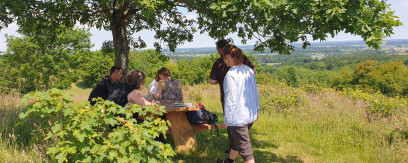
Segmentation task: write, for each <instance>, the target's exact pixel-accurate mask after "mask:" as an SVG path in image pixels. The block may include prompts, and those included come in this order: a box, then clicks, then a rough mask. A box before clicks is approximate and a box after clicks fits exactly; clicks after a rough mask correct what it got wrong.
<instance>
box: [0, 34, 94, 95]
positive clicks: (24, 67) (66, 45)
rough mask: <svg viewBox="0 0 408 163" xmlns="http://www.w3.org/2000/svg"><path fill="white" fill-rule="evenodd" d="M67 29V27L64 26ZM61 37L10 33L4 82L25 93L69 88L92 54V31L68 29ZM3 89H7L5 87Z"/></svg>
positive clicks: (11, 87)
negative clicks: (52, 37) (18, 36)
mask: <svg viewBox="0 0 408 163" xmlns="http://www.w3.org/2000/svg"><path fill="white" fill-rule="evenodd" d="M61 28H64V27H61ZM64 29H65V31H64V32H63V33H61V34H60V35H59V36H58V38H56V39H55V40H53V41H52V42H51V40H50V39H49V38H47V37H46V36H44V37H41V38H37V39H34V37H31V36H23V37H22V38H17V37H14V36H7V37H6V38H7V44H8V49H7V53H6V54H4V55H3V56H2V57H1V58H0V59H1V60H2V61H1V64H2V65H3V66H4V67H2V68H1V69H2V70H1V74H2V80H1V81H0V85H1V87H2V88H7V89H9V90H10V89H11V90H15V91H19V92H22V93H27V92H30V91H35V90H47V89H49V88H68V87H69V86H70V85H71V83H72V82H75V81H77V80H78V79H79V76H80V75H79V73H80V71H78V69H79V65H80V64H81V63H84V62H83V61H84V60H83V58H86V57H87V56H88V54H89V48H90V47H91V42H90V33H89V31H86V30H83V29H76V30H70V29H67V28H64ZM3 91H7V90H4V89H3Z"/></svg>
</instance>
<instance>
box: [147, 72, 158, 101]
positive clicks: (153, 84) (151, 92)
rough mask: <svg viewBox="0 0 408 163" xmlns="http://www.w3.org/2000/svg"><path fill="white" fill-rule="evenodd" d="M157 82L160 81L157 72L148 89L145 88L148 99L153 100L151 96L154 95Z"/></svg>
mask: <svg viewBox="0 0 408 163" xmlns="http://www.w3.org/2000/svg"><path fill="white" fill-rule="evenodd" d="M159 81H160V76H159V71H157V73H156V77H155V78H154V80H153V81H152V82H151V83H150V84H149V87H148V88H147V95H148V96H149V97H150V99H153V95H154V94H156V92H157V87H158V86H159Z"/></svg>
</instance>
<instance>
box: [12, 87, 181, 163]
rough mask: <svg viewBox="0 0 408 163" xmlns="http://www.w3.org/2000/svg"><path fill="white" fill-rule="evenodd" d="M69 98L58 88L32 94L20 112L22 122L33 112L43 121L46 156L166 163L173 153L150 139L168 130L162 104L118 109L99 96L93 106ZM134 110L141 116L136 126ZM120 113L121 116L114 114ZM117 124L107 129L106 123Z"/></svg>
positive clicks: (96, 160) (62, 159)
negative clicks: (161, 116)
mask: <svg viewBox="0 0 408 163" xmlns="http://www.w3.org/2000/svg"><path fill="white" fill-rule="evenodd" d="M71 102H72V97H70V96H67V95H65V94H64V93H62V92H61V91H60V90H56V89H52V90H49V91H47V92H37V93H31V94H28V95H26V96H24V98H23V100H22V103H23V104H27V103H28V105H27V106H26V108H25V109H24V110H23V112H22V113H21V114H20V118H21V121H22V122H24V121H26V120H27V119H29V118H30V117H32V116H39V117H41V118H44V119H46V120H48V122H49V125H48V126H42V130H44V131H45V133H46V137H45V138H44V140H46V141H50V143H49V144H48V147H47V154H48V155H50V156H51V158H53V159H55V161H58V162H68V161H72V162H171V160H170V159H169V158H170V157H172V156H174V155H175V152H174V151H173V149H172V148H171V146H170V145H169V144H163V143H161V142H158V141H155V140H154V139H155V138H157V137H158V136H159V134H165V133H166V131H167V130H168V126H167V125H168V124H169V122H168V121H165V120H163V119H160V118H154V116H153V115H163V113H164V109H163V107H162V106H151V107H148V106H143V107H141V106H138V105H132V106H129V107H128V108H123V107H120V106H118V105H116V104H114V103H113V102H111V101H103V100H100V101H98V102H97V104H96V105H94V106H91V105H89V104H86V105H84V104H77V105H73V104H72V103H71ZM135 113H138V114H139V116H142V117H144V118H145V121H144V122H143V123H140V124H137V121H136V119H135V118H134V117H133V115H134V114H135ZM118 115H122V116H118ZM114 125H118V126H117V127H116V128H114V129H113V130H111V131H110V128H111V126H114Z"/></svg>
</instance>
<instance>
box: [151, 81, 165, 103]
mask: <svg viewBox="0 0 408 163" xmlns="http://www.w3.org/2000/svg"><path fill="white" fill-rule="evenodd" d="M163 87H164V81H163V80H160V81H159V84H157V91H156V94H154V95H153V98H155V99H159V98H160V96H161V93H162V91H163Z"/></svg>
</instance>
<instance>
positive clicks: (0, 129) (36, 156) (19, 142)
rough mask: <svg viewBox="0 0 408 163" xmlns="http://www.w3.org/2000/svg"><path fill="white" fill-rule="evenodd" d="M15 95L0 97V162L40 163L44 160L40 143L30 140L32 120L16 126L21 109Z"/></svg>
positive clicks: (18, 99) (32, 127) (32, 126)
mask: <svg viewBox="0 0 408 163" xmlns="http://www.w3.org/2000/svg"><path fill="white" fill-rule="evenodd" d="M19 101H20V98H19V96H17V95H4V94H1V95H0V162H41V161H44V160H46V156H45V153H44V149H43V147H42V145H41V144H40V143H30V142H34V141H35V140H32V139H31V138H32V136H31V133H32V131H33V129H34V125H35V124H39V123H38V122H37V121H35V120H33V121H30V122H28V123H25V124H22V125H18V126H16V124H17V122H18V121H19V118H18V115H19V114H20V112H21V110H22V107H20V106H18V103H19Z"/></svg>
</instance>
